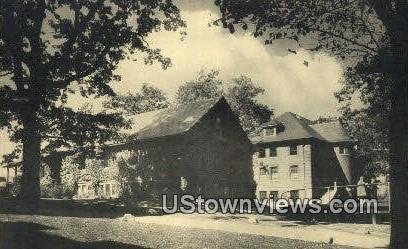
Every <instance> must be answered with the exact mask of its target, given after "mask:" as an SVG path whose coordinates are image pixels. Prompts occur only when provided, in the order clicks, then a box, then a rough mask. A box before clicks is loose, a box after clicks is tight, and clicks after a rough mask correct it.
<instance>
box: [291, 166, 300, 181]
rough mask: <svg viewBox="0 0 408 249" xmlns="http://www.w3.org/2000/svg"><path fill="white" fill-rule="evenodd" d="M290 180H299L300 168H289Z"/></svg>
mask: <svg viewBox="0 0 408 249" xmlns="http://www.w3.org/2000/svg"><path fill="white" fill-rule="evenodd" d="M289 178H290V179H297V178H299V166H297V165H292V166H290V167H289Z"/></svg>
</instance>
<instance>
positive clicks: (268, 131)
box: [263, 127, 276, 136]
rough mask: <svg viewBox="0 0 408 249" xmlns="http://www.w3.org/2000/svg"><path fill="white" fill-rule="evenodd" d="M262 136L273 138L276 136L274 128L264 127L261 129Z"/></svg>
mask: <svg viewBox="0 0 408 249" xmlns="http://www.w3.org/2000/svg"><path fill="white" fill-rule="evenodd" d="M263 135H264V136H275V135H276V127H265V128H264V129H263Z"/></svg>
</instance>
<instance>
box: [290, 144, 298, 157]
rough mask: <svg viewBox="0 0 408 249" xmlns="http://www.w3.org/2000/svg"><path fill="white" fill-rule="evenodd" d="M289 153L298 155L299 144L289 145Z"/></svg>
mask: <svg viewBox="0 0 408 249" xmlns="http://www.w3.org/2000/svg"><path fill="white" fill-rule="evenodd" d="M289 155H297V145H291V146H290V147H289Z"/></svg>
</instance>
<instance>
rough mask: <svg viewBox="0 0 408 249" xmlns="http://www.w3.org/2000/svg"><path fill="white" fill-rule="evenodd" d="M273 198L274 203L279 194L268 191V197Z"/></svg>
mask: <svg viewBox="0 0 408 249" xmlns="http://www.w3.org/2000/svg"><path fill="white" fill-rule="evenodd" d="M272 196H273V200H274V201H276V200H277V199H278V198H279V192H278V191H270V192H269V197H272Z"/></svg>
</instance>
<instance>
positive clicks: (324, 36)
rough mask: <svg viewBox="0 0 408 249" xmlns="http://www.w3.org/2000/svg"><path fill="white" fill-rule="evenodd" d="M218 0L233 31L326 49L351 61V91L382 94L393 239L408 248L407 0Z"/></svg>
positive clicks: (397, 245)
mask: <svg viewBox="0 0 408 249" xmlns="http://www.w3.org/2000/svg"><path fill="white" fill-rule="evenodd" d="M215 4H216V5H218V6H219V8H220V10H221V14H222V17H221V18H220V19H219V20H218V21H216V23H221V24H222V26H223V27H224V28H228V29H229V30H230V32H232V33H233V32H234V31H235V29H236V28H239V27H241V28H242V29H244V30H247V29H250V30H249V31H248V32H252V34H253V35H254V36H255V37H261V38H262V39H265V44H271V43H272V41H273V40H276V39H291V40H294V41H297V42H298V43H299V44H300V45H301V46H302V47H303V48H305V49H309V50H312V51H318V50H324V51H326V52H328V53H330V54H332V55H335V56H337V57H339V58H341V59H344V60H345V63H346V64H348V65H349V67H348V69H347V72H346V77H347V79H349V80H347V81H346V85H345V88H346V89H347V90H348V91H351V92H360V93H361V95H365V94H368V95H370V94H369V93H379V94H374V95H372V96H373V97H374V98H371V100H370V101H373V102H376V101H375V99H376V98H377V97H380V98H379V99H382V101H383V103H384V104H386V103H389V104H390V112H389V113H390V114H389V121H390V122H389V124H390V126H389V141H390V159H389V162H390V179H391V200H392V201H391V224H392V227H391V240H390V246H391V248H407V247H408V241H407V239H406V238H405V231H406V230H405V229H406V227H407V226H408V221H407V220H406V219H401V217H403V216H404V215H405V214H406V212H407V210H408V192H407V191H406V190H407V189H408V180H407V179H408V149H407V148H408V133H407V132H406V131H407V130H408V119H407V118H406V117H407V116H408V70H407V66H408V1H407V0H402V1H400V0H398V1H397V0H367V1H363V0H361V1H354V0H335V1H332V0H331V1H328V0H326V1H286V0H278V1H258V0H245V1H240V0H215ZM249 24H250V25H249ZM313 40H314V41H315V43H313V42H311V41H313ZM380 106H381V105H380ZM377 111H380V110H377Z"/></svg>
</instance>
